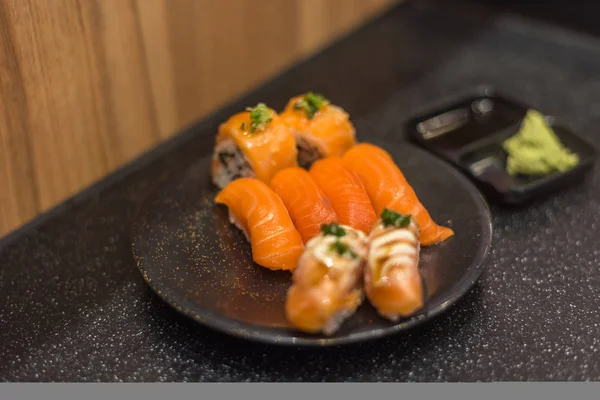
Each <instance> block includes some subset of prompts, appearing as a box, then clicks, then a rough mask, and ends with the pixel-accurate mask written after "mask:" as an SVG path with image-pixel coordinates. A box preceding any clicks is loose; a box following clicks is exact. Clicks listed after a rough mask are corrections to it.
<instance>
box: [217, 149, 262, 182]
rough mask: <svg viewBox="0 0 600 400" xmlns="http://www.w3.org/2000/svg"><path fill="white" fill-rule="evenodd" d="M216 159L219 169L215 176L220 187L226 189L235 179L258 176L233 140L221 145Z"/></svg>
mask: <svg viewBox="0 0 600 400" xmlns="http://www.w3.org/2000/svg"><path fill="white" fill-rule="evenodd" d="M214 158H216V159H217V160H218V161H219V168H218V170H217V173H216V174H215V176H214V182H215V184H216V185H217V186H219V187H225V186H226V185H227V183H229V182H231V181H232V180H234V179H238V178H254V177H255V176H256V174H255V173H254V170H253V169H252V167H251V166H250V162H249V161H248V159H247V158H246V156H244V154H243V153H242V152H241V151H240V149H239V148H238V147H237V146H236V145H235V144H234V142H233V141H232V140H227V141H225V142H223V143H221V144H219V145H218V146H217V148H216V149H215V153H214Z"/></svg>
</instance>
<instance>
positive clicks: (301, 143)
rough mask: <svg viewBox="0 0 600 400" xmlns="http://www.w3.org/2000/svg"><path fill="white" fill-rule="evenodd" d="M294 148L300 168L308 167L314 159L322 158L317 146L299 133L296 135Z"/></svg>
mask: <svg viewBox="0 0 600 400" xmlns="http://www.w3.org/2000/svg"><path fill="white" fill-rule="evenodd" d="M296 148H297V149H298V164H299V165H300V166H301V167H302V168H306V169H309V168H310V167H311V165H312V164H313V163H314V162H315V161H318V160H320V159H321V158H323V154H321V152H320V151H319V148H318V147H316V146H313V145H311V144H310V142H309V141H307V140H306V139H304V138H303V137H301V136H300V135H297V136H296Z"/></svg>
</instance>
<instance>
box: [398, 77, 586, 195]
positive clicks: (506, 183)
mask: <svg viewBox="0 0 600 400" xmlns="http://www.w3.org/2000/svg"><path fill="white" fill-rule="evenodd" d="M530 108H532V107H528V106H525V105H523V104H520V103H519V102H516V101H514V100H511V99H509V98H508V97H506V96H503V95H500V94H498V93H497V92H496V90H494V89H493V88H490V87H484V88H481V89H480V90H479V91H478V92H477V93H475V94H472V95H468V96H464V97H463V98H461V99H459V100H455V101H447V102H445V104H444V105H441V106H438V107H432V110H431V111H428V112H425V113H423V114H422V115H420V116H417V117H415V118H413V119H411V120H410V121H409V122H408V132H409V135H410V137H411V138H412V139H413V140H414V141H416V142H417V143H419V144H420V145H422V146H423V147H425V148H426V149H427V150H429V151H430V152H432V153H434V154H436V155H438V156H440V157H442V158H444V159H446V160H447V161H449V162H451V163H452V164H454V165H455V166H457V167H458V168H460V169H461V170H462V171H463V172H464V173H466V174H467V175H468V176H470V177H471V179H473V180H474V181H475V183H476V184H477V185H478V186H479V187H480V189H481V190H482V191H483V193H484V194H485V195H486V197H488V198H489V199H490V200H492V201H495V202H499V203H503V204H522V203H525V202H527V201H529V200H532V199H533V198H536V197H539V196H542V195H547V194H550V193H552V192H554V191H557V190H559V189H562V188H566V187H568V186H570V185H572V184H575V183H578V182H581V181H582V180H583V179H584V178H585V175H586V173H587V172H588V171H589V170H590V169H591V168H592V166H593V164H594V162H595V160H596V158H597V151H596V149H595V148H594V146H592V145H591V144H590V143H588V142H587V141H585V140H584V139H583V138H581V137H580V136H578V135H576V134H575V133H574V132H572V131H571V130H570V129H569V128H567V127H566V126H564V125H561V124H559V123H557V122H556V121H555V118H553V117H552V116H547V115H546V120H547V121H548V124H549V125H550V126H551V127H552V128H553V129H554V132H555V133H556V135H557V136H558V138H559V139H560V141H561V142H562V143H563V144H564V145H565V146H566V147H568V148H569V149H570V150H571V151H573V152H575V153H577V154H578V155H579V158H580V161H579V164H578V165H576V166H575V167H574V168H572V169H570V170H568V171H565V172H562V173H561V172H556V173H551V174H548V175H543V176H535V177H530V176H510V175H509V174H508V173H507V172H506V158H507V154H506V152H505V151H504V149H503V148H502V143H503V142H504V140H505V139H507V138H509V137H510V136H512V135H514V134H515V133H517V132H518V130H519V128H520V125H521V121H522V120H523V117H524V116H525V114H526V113H527V110H529V109H530Z"/></svg>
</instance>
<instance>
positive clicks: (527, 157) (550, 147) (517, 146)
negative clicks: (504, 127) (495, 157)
mask: <svg viewBox="0 0 600 400" xmlns="http://www.w3.org/2000/svg"><path fill="white" fill-rule="evenodd" d="M503 148H504V150H505V151H506V152H507V153H508V159H507V160H506V171H507V172H508V174H509V175H511V176H514V175H546V174H549V173H551V172H554V171H558V172H564V171H566V170H569V169H571V168H573V167H574V166H575V165H577V163H579V157H578V156H577V154H574V153H572V152H571V151H570V150H568V149H567V148H566V147H564V146H563V145H562V143H561V142H560V140H559V139H558V137H557V136H556V134H555V133H554V131H553V129H552V128H551V127H550V126H549V125H548V124H547V123H546V120H545V118H544V116H543V115H542V114H541V113H539V112H538V111H535V110H529V111H528V112H527V115H526V116H525V118H524V119H523V122H522V123H521V127H520V129H519V132H517V133H516V134H515V135H514V136H512V137H510V138H508V139H506V140H505V141H504V143H503Z"/></svg>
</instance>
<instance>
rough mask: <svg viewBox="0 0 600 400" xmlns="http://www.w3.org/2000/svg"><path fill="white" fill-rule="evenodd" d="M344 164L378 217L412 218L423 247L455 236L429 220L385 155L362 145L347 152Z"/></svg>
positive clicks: (392, 162) (372, 146)
mask: <svg viewBox="0 0 600 400" xmlns="http://www.w3.org/2000/svg"><path fill="white" fill-rule="evenodd" d="M343 160H344V165H345V166H346V167H347V168H349V169H351V170H352V171H354V172H355V173H356V174H357V175H358V177H359V178H360V180H361V181H362V183H363V184H364V187H365V189H366V191H367V193H368V194H369V198H370V199H371V203H372V204H373V207H375V211H376V212H377V213H379V214H380V213H381V212H382V211H383V210H384V209H385V208H388V209H390V210H393V211H396V212H399V213H401V214H405V215H411V216H412V217H413V218H414V220H415V221H416V222H417V223H418V224H419V229H420V236H419V239H420V242H421V245H422V246H428V245H432V244H435V243H439V242H443V241H445V240H446V239H448V238H449V237H451V236H452V235H454V232H453V231H452V229H450V228H446V227H444V226H440V225H438V224H437V223H435V221H434V220H433V219H432V218H431V216H430V215H429V212H428V211H427V209H426V208H425V207H424V206H423V204H421V202H420V201H419V199H418V197H417V194H416V193H415V191H414V189H413V188H412V187H411V186H410V185H409V183H408V181H407V180H406V178H405V177H404V174H403V173H402V171H400V168H398V166H397V165H396V163H394V160H393V159H392V157H391V156H390V155H389V153H388V152H386V151H385V150H383V149H382V148H380V147H378V146H375V145H373V144H370V143H361V144H358V145H356V146H355V147H353V148H352V149H351V150H349V151H348V152H347V153H346V154H345V155H344V158H343Z"/></svg>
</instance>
